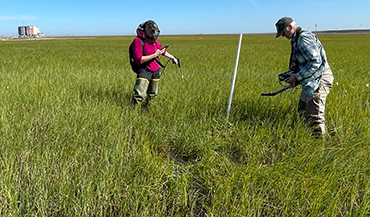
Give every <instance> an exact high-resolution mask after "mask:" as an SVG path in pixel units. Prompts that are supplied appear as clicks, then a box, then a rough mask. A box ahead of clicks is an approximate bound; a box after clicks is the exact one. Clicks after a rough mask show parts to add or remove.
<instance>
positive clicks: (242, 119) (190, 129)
mask: <svg viewBox="0 0 370 217" xmlns="http://www.w3.org/2000/svg"><path fill="white" fill-rule="evenodd" d="M319 37H320V39H321V41H322V42H323V44H324V46H325V48H326V51H327V55H328V58H329V63H330V64H331V67H332V70H333V72H334V75H335V82H334V83H335V84H334V88H333V89H332V91H331V93H330V95H329V97H328V101H327V111H326V112H327V113H326V117H327V127H328V137H327V138H326V140H320V139H319V140H317V139H315V138H312V137H311V136H310V129H309V128H308V127H307V126H306V124H305V123H304V122H303V120H301V119H300V117H299V115H298V114H297V113H296V106H297V105H296V104H297V100H298V97H299V91H298V92H297V93H294V94H288V93H283V94H280V95H278V96H275V97H261V96H260V93H262V92H267V91H274V90H277V89H279V88H280V86H279V84H278V82H277V78H276V77H277V74H278V73H280V72H283V71H285V70H286V67H287V64H288V59H289V52H290V48H289V42H288V41H286V40H280V39H275V38H274V37H273V36H271V35H244V36H243V45H242V50H241V57H240V62H239V68H238V75H237V81H236V88H235V92H234V97H233V102H232V111H231V117H230V120H229V121H227V120H226V115H227V114H226V112H227V102H228V97H229V91H230V85H231V81H232V72H233V67H234V61H235V55H236V48H237V43H238V36H237V35H193V36H161V37H160V42H161V43H162V44H170V45H171V47H170V48H169V49H170V52H171V53H173V54H175V55H176V56H178V57H180V58H181V61H182V65H183V67H182V68H180V69H178V68H176V67H175V66H174V65H169V66H168V67H167V68H166V71H165V74H164V75H163V77H162V81H161V86H160V91H159V96H158V98H157V99H156V100H154V101H152V102H151V104H150V106H149V107H148V108H138V109H131V108H130V106H129V103H130V98H131V94H132V87H133V84H134V82H135V75H134V73H133V72H131V71H130V66H129V64H128V52H127V51H128V46H129V44H130V43H131V41H132V39H133V38H132V37H95V38H91V39H74V40H49V41H18V42H17V41H12V42H1V44H0V47H1V49H0V57H1V59H0V81H1V82H0V102H1V104H0V114H1V119H0V140H1V146H0V157H1V166H0V167H1V174H0V201H1V202H0V204H1V205H0V214H1V215H3V216H205V215H208V216H276V215H281V216H338V215H343V216H366V215H369V213H370V208H369V206H370V204H369V202H370V200H369V198H370V197H369V194H370V182H369V180H370V179H369V175H370V171H369V166H368V162H369V160H370V159H369V152H368V150H369V147H368V145H369V141H370V138H369V131H368V129H369V127H370V124H369V121H368V120H369V96H370V95H369V87H367V86H366V84H369V83H370V81H369V73H370V70H369V69H370V64H369V62H368V58H367V54H368V53H370V52H369V51H368V49H369V47H370V46H369V44H368V43H369V37H370V36H368V35H342V36H338V35H321V36H319ZM163 60H164V59H163Z"/></svg>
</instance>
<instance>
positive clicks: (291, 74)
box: [287, 72, 297, 84]
mask: <svg viewBox="0 0 370 217" xmlns="http://www.w3.org/2000/svg"><path fill="white" fill-rule="evenodd" d="M288 74H289V80H288V81H287V83H289V84H293V83H296V82H297V78H296V77H295V74H294V73H291V72H290V73H288Z"/></svg>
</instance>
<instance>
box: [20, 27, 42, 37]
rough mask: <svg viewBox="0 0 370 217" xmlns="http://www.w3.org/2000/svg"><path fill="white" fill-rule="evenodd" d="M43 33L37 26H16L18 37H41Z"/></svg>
mask: <svg viewBox="0 0 370 217" xmlns="http://www.w3.org/2000/svg"><path fill="white" fill-rule="evenodd" d="M42 36H43V33H42V32H40V29H39V27H37V26H18V37H20V38H25V37H26V38H41V37H42Z"/></svg>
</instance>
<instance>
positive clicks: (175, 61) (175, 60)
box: [164, 52, 179, 65]
mask: <svg viewBox="0 0 370 217" xmlns="http://www.w3.org/2000/svg"><path fill="white" fill-rule="evenodd" d="M164 56H165V57H167V58H169V59H171V60H172V61H173V62H174V63H175V64H176V65H178V64H179V62H178V60H177V58H176V57H174V56H173V55H172V54H170V53H168V52H166V53H165V54H164Z"/></svg>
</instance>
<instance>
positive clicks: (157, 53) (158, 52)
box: [141, 49, 163, 63]
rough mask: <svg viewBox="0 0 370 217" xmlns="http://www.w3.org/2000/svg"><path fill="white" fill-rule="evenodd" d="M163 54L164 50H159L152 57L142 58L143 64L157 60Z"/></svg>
mask: <svg viewBox="0 0 370 217" xmlns="http://www.w3.org/2000/svg"><path fill="white" fill-rule="evenodd" d="M162 53H163V50H159V49H157V50H156V51H155V53H153V54H150V55H148V56H142V57H141V62H142V63H145V62H148V61H150V60H152V59H155V58H157V57H158V56H159V55H161V54H162Z"/></svg>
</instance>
